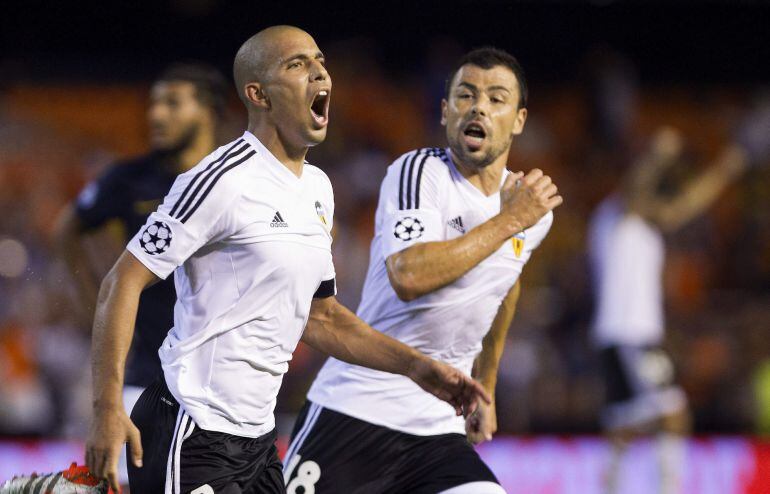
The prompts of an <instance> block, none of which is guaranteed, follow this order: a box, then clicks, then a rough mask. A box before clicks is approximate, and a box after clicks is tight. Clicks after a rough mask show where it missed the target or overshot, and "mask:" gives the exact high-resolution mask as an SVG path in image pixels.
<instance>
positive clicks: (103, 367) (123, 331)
mask: <svg viewBox="0 0 770 494" xmlns="http://www.w3.org/2000/svg"><path fill="white" fill-rule="evenodd" d="M157 280H158V278H157V277H156V276H155V275H154V274H153V273H152V272H151V271H150V270H149V269H147V268H146V267H145V266H144V264H142V263H141V262H139V261H138V260H137V259H136V258H135V257H134V256H133V255H132V254H131V253H129V252H128V251H125V252H123V254H122V255H121V256H120V258H119V259H118V260H117V262H116V263H115V265H114V266H113V267H112V269H111V270H110V272H109V273H108V274H107V276H106V277H105V278H104V281H102V284H101V288H100V289H99V297H98V300H97V304H96V314H95V316H94V328H93V338H92V346H91V368H92V372H93V381H94V382H93V386H94V391H93V393H94V397H93V414H94V415H93V419H92V421H91V427H90V430H89V433H88V440H87V442H86V465H87V466H88V468H89V469H90V471H91V473H92V474H93V475H94V476H96V477H97V478H104V479H107V480H108V481H109V483H110V485H111V486H112V488H113V489H114V490H115V492H117V491H118V458H119V456H120V451H121V448H122V447H123V444H124V443H125V442H127V441H128V442H129V443H130V444H131V451H132V453H133V458H132V461H133V462H134V464H135V465H136V466H138V467H141V463H142V443H141V440H140V437H139V430H138V429H137V428H136V427H135V426H134V424H133V423H131V419H130V418H129V417H128V415H127V414H126V412H125V410H124V408H123V373H124V370H125V363H126V355H127V354H128V349H129V347H130V345H131V338H132V337H133V334H134V323H135V321H136V311H137V307H138V306H139V295H140V294H141V292H142V290H144V288H145V287H147V286H148V285H150V284H151V283H153V282H155V281H157Z"/></svg>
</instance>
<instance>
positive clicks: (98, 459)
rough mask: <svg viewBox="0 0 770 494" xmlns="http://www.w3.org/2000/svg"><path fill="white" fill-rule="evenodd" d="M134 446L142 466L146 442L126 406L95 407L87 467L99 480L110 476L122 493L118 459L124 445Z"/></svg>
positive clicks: (135, 459)
mask: <svg viewBox="0 0 770 494" xmlns="http://www.w3.org/2000/svg"><path fill="white" fill-rule="evenodd" d="M126 442H128V443H129V444H130V445H131V453H132V458H131V461H133V463H134V465H135V466H137V467H139V468H141V466H142V441H141V437H140V435H139V429H137V428H136V426H135V425H134V424H133V422H131V419H130V418H129V417H128V415H127V414H126V412H125V410H123V408H105V409H99V410H94V418H93V420H92V422H91V430H90V431H89V433H88V441H87V442H86V466H87V467H88V469H89V470H90V471H91V474H92V475H93V476H94V477H96V478H98V479H107V481H108V482H109V484H110V487H112V489H113V490H114V491H115V492H118V490H119V489H120V485H119V482H118V458H119V457H120V453H121V450H122V448H123V444H125V443H126Z"/></svg>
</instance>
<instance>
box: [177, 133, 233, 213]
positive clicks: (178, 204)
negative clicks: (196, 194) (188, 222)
mask: <svg viewBox="0 0 770 494" xmlns="http://www.w3.org/2000/svg"><path fill="white" fill-rule="evenodd" d="M242 142H243V139H238V140H237V141H235V143H234V144H233V145H232V146H230V147H229V148H227V149H226V150H225V152H224V153H222V156H220V157H219V158H217V159H216V160H214V161H212V162H211V163H209V166H207V167H206V169H205V170H201V171H200V172H198V173H197V174H196V175H195V176H194V177H193V179H192V180H190V183H189V184H187V187H185V189H184V192H182V195H181V196H179V199H178V200H177V201H176V204H174V207H173V208H172V209H171V213H170V214H169V216H174V215H175V214H176V212H177V209H179V207H180V206H181V205H182V202H183V201H184V199H185V197H187V194H188V193H189V192H190V190H192V188H193V186H194V185H195V182H196V181H197V180H198V179H199V178H200V177H202V176H203V174H204V173H206V172H207V171H208V170H209V169H210V168H211V167H213V166H216V165H217V164H218V163H221V162H222V161H224V160H226V159H227V158H228V157H229V156H230V152H231V151H232V150H233V149H234V148H235V147H236V146H238V145H239V144H241V143H242ZM237 153H238V152H237V151H236V154H237Z"/></svg>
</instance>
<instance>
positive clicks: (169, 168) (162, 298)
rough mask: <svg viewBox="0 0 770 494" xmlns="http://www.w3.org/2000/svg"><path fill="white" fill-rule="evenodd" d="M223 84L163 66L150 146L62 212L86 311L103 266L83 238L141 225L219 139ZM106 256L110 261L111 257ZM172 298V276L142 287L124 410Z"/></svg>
mask: <svg viewBox="0 0 770 494" xmlns="http://www.w3.org/2000/svg"><path fill="white" fill-rule="evenodd" d="M226 91H227V81H226V80H225V78H224V76H223V75H222V74H221V73H219V72H218V71H217V70H216V69H214V68H212V67H209V66H206V65H203V64H197V63H196V64H192V63H190V64H175V65H172V66H170V67H168V68H167V69H166V70H164V71H163V73H162V74H161V75H160V76H159V77H158V78H157V79H156V81H155V82H154V83H153V85H152V89H151V91H150V105H149V108H148V113H147V117H148V123H149V127H150V143H151V151H150V152H149V153H148V154H146V155H143V156H139V157H136V158H133V159H129V160H126V161H121V162H118V163H116V164H114V165H113V166H111V167H110V168H109V169H108V170H107V171H106V172H105V173H104V174H103V175H102V176H101V177H99V178H98V179H97V180H95V181H93V182H91V183H90V184H88V185H87V186H86V187H85V188H84V189H83V191H82V192H81V193H80V195H79V197H78V198H77V200H76V201H75V202H74V203H73V204H71V205H70V206H68V207H67V208H66V210H65V211H64V212H63V213H62V215H61V217H60V221H59V223H58V232H57V234H58V244H59V248H60V252H61V255H62V257H63V258H64V259H65V260H66V262H67V265H68V267H69V268H70V271H71V272H72V275H73V277H74V278H75V279H76V281H77V286H78V292H79V297H80V300H81V301H82V304H83V305H84V306H86V308H87V310H88V311H89V313H91V314H92V313H93V305H94V303H95V302H96V293H97V289H98V286H99V281H100V279H101V275H103V274H104V273H101V275H100V274H98V273H96V269H95V267H94V266H95V264H96V262H95V261H96V260H95V259H91V258H89V257H88V255H87V253H88V252H89V250H88V249H87V248H85V247H86V245H84V244H85V242H84V240H85V239H86V237H88V236H90V235H91V234H93V233H95V232H98V231H101V230H105V229H109V227H108V225H110V224H112V223H113V222H114V221H117V223H118V224H119V226H120V230H121V232H120V234H121V235H122V237H123V238H120V239H119V242H120V244H123V245H124V244H125V243H126V241H127V238H125V236H126V233H127V232H131V234H133V232H136V231H137V230H139V228H140V227H141V226H142V225H143V224H144V222H145V221H146V220H147V216H148V215H149V214H150V213H151V212H152V211H154V210H155V209H156V208H157V207H158V205H159V204H160V202H161V200H162V199H163V197H164V196H165V195H166V194H167V193H168V191H169V189H170V188H171V185H172V184H173V182H174V179H175V178H176V176H177V175H178V174H179V173H182V172H185V171H187V170H188V169H190V168H191V167H192V166H194V165H195V164H196V163H198V161H200V160H201V158H203V157H204V156H206V155H207V154H209V153H210V152H211V151H213V150H214V148H215V147H216V130H217V123H218V121H219V120H220V118H221V116H222V114H223V112H224V107H225V101H226V94H227V93H226ZM103 247H107V246H103ZM99 250H100V254H102V255H105V254H104V253H105V252H109V249H107V248H101V249H99ZM116 254H117V252H116ZM106 255H109V254H106ZM116 257H117V256H116ZM103 261H104V260H103ZM107 261H109V263H110V264H111V263H112V262H113V261H114V259H108V260H107ZM175 301H176V294H175V292H174V280H173V279H167V280H163V281H160V282H159V283H156V284H155V285H153V286H151V287H149V288H148V289H147V290H145V291H144V292H143V293H142V296H141V299H140V302H139V309H138V312H137V317H136V332H135V334H134V339H133V342H132V345H131V351H130V354H129V358H128V362H127V364H126V379H125V386H124V390H123V401H124V405H125V407H126V410H127V412H128V413H130V411H131V409H132V408H133V406H134V404H135V403H136V400H137V399H138V398H139V395H141V393H142V391H144V389H145V388H146V387H147V386H149V385H150V384H151V383H152V382H153V381H154V380H155V379H156V378H157V377H158V376H159V375H161V372H162V371H161V367H160V360H159V359H158V348H160V344H161V343H162V342H163V338H165V336H166V333H167V332H168V330H169V328H171V326H173V323H174V302H175ZM121 483H122V484H127V483H128V476H127V473H126V466H125V455H124V456H122V457H121Z"/></svg>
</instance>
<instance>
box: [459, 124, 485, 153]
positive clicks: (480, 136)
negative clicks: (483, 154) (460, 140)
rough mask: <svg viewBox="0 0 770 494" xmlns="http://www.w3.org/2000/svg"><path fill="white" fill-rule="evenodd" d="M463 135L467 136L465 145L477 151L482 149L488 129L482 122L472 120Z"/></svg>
mask: <svg viewBox="0 0 770 494" xmlns="http://www.w3.org/2000/svg"><path fill="white" fill-rule="evenodd" d="M463 136H464V137H465V145H466V146H468V149H470V150H471V151H477V150H479V149H481V146H482V145H483V144H484V139H485V138H486V137H487V131H486V130H485V129H484V127H483V126H482V125H481V124H479V123H477V122H471V123H469V124H468V125H466V126H465V130H463Z"/></svg>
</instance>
